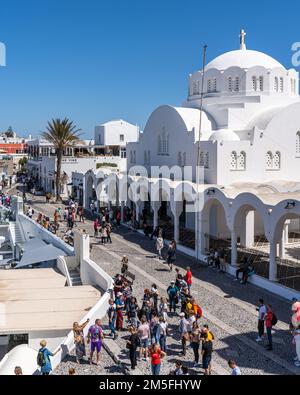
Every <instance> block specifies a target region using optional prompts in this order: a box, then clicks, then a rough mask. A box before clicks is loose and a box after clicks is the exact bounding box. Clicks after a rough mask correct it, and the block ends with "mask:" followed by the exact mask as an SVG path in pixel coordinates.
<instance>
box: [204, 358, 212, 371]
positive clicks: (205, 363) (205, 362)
mask: <svg viewBox="0 0 300 395" xmlns="http://www.w3.org/2000/svg"><path fill="white" fill-rule="evenodd" d="M210 363H211V355H208V356H207V357H203V360H202V368H203V369H208V368H209V365H210Z"/></svg>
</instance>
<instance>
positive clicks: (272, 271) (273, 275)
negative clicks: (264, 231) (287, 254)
mask: <svg viewBox="0 0 300 395" xmlns="http://www.w3.org/2000/svg"><path fill="white" fill-rule="evenodd" d="M276 253H277V243H276V242H275V241H271V242H270V267H269V280H270V281H277V263H276Z"/></svg>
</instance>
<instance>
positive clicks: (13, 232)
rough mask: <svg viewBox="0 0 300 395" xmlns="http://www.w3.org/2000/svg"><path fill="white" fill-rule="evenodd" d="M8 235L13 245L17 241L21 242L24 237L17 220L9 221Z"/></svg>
mask: <svg viewBox="0 0 300 395" xmlns="http://www.w3.org/2000/svg"><path fill="white" fill-rule="evenodd" d="M9 230H10V237H11V242H12V244H13V247H14V246H15V245H16V244H18V243H23V242H24V238H23V235H22V232H21V229H20V226H19V224H18V223H17V222H10V223H9Z"/></svg>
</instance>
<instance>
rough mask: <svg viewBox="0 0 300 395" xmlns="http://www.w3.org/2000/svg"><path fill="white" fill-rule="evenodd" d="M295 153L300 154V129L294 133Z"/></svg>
mask: <svg viewBox="0 0 300 395" xmlns="http://www.w3.org/2000/svg"><path fill="white" fill-rule="evenodd" d="M296 155H297V156H300V131H299V132H297V134H296Z"/></svg>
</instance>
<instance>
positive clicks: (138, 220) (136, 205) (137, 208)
mask: <svg viewBox="0 0 300 395" xmlns="http://www.w3.org/2000/svg"><path fill="white" fill-rule="evenodd" d="M135 220H136V221H137V222H138V223H139V222H140V204H139V203H136V204H135Z"/></svg>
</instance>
